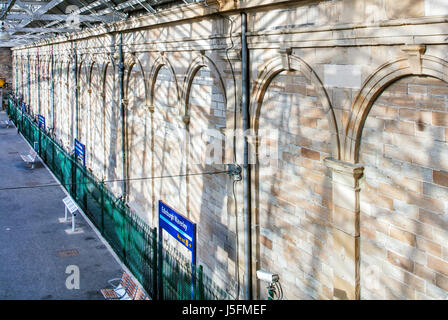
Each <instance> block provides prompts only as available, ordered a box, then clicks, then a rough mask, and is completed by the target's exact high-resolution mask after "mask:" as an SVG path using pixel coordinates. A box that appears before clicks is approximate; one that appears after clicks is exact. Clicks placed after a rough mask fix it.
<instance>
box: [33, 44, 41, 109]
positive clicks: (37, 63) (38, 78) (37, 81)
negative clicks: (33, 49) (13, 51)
mask: <svg viewBox="0 0 448 320" xmlns="http://www.w3.org/2000/svg"><path fill="white" fill-rule="evenodd" d="M36 59H37V60H36V66H35V68H36V69H35V71H36V73H35V74H36V76H35V77H34V81H36V91H37V101H36V102H37V114H41V113H40V65H39V49H37V54H36Z"/></svg>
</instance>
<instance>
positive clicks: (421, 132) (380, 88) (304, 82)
mask: <svg viewBox="0 0 448 320" xmlns="http://www.w3.org/2000/svg"><path fill="white" fill-rule="evenodd" d="M405 2H406V4H404V3H401V2H400V4H397V3H396V1H391V0H364V1H363V0H338V1H306V2H304V1H286V0H285V1H275V2H274V1H265V0H258V1H217V2H214V1H208V3H209V4H210V6H209V7H206V6H204V5H202V4H191V5H188V6H181V7H179V8H174V9H170V10H167V11H165V12H162V13H159V14H158V15H154V16H152V15H150V16H146V17H139V18H136V19H131V20H128V21H123V22H120V23H117V24H114V25H110V26H108V27H105V26H103V27H98V28H95V29H91V30H86V31H83V32H80V33H76V34H72V35H67V36H61V37H58V38H55V39H51V40H45V41H42V42H39V43H34V44H30V45H26V46H22V47H19V48H14V61H13V66H14V87H15V89H16V91H17V93H21V94H23V95H24V98H25V100H26V101H29V103H30V105H31V107H32V110H33V112H34V113H36V114H37V113H42V114H44V115H46V117H47V123H52V125H53V126H54V130H55V131H54V132H55V135H56V137H57V139H60V140H61V141H62V143H63V144H64V145H65V146H66V148H67V149H72V148H73V139H74V138H79V139H80V140H82V141H84V142H85V143H86V145H87V148H88V154H87V166H88V167H89V168H90V169H91V170H92V171H93V172H94V173H95V174H96V175H97V176H98V177H99V178H104V179H105V180H114V179H123V178H125V179H131V180H130V181H129V183H128V185H127V187H126V190H124V189H123V185H122V183H118V182H117V183H109V186H110V187H111V188H112V189H113V191H114V192H115V194H116V195H117V196H121V195H123V194H125V195H126V197H127V201H128V203H129V205H130V206H131V207H132V208H133V209H134V210H135V211H136V212H138V214H140V215H141V216H142V217H143V218H144V219H145V220H146V221H147V222H148V223H149V224H150V225H152V226H157V223H158V220H157V201H158V200H159V199H162V200H165V201H166V202H167V203H168V204H169V205H171V206H172V207H173V208H175V209H177V210H178V211H180V212H181V213H183V214H184V215H185V216H187V217H188V218H190V219H191V220H193V221H194V222H196V223H197V224H198V240H199V242H198V250H199V256H198V260H199V261H198V262H199V263H200V264H203V265H204V270H205V272H207V273H208V274H209V275H211V276H212V277H213V278H214V279H215V281H216V282H217V283H218V284H219V285H220V286H222V287H223V288H225V289H227V290H228V291H229V292H231V293H233V294H234V295H237V292H240V293H241V292H242V286H243V283H242V280H243V276H244V262H245V261H244V254H243V248H244V241H243V239H244V237H243V235H244V229H243V226H244V220H243V217H242V203H243V194H242V184H241V183H235V184H234V182H233V181H232V179H231V178H230V177H229V176H227V175H203V176H189V177H185V175H186V174H187V175H188V174H192V173H197V172H209V171H221V170H223V169H225V166H224V165H223V164H222V163H232V162H233V157H234V156H235V157H236V161H237V162H238V163H241V162H242V143H241V139H237V144H236V145H235V146H234V145H233V142H232V139H227V138H229V137H230V132H231V131H232V130H233V129H234V128H235V127H236V128H237V129H238V128H241V113H240V111H241V109H240V107H241V106H240V95H241V58H240V52H239V49H240V30H241V19H240V15H239V12H240V11H243V10H244V11H246V12H247V14H248V19H249V34H248V37H249V49H250V58H251V64H250V72H251V104H250V115H251V127H252V130H253V132H254V133H258V134H259V135H260V137H259V138H260V139H251V157H252V161H253V163H254V164H253V165H252V166H253V170H252V172H253V176H252V177H251V179H252V180H251V181H252V190H253V194H252V207H253V212H252V215H253V219H252V220H253V226H252V230H251V232H252V235H253V243H252V246H253V254H254V255H253V270H254V274H255V271H256V270H258V269H264V270H267V271H270V272H273V273H278V274H279V276H280V281H281V283H282V285H283V288H284V293H285V296H286V297H287V298H289V299H385V298H387V299H389V298H393V299H426V298H429V299H445V298H446V297H447V296H448V291H447V290H448V287H447V283H448V280H447V277H448V271H447V270H448V269H447V266H448V256H447V250H448V249H447V248H448V247H447V245H446V240H447V228H446V227H447V225H446V221H447V218H446V217H447V214H448V183H447V180H448V178H447V177H448V162H447V161H448V160H447V159H448V157H447V155H448V145H447V136H448V125H447V119H448V94H447V90H448V84H447V82H448V54H447V52H448V50H447V44H446V38H447V37H448V24H447V23H446V18H447V14H448V8H447V5H445V4H444V3H442V2H441V1H436V0H408V1H405ZM226 10H230V11H226ZM217 11H219V12H220V13H219V14H217ZM230 33H231V34H230ZM120 34H122V36H123V44H124V48H123V50H124V54H125V55H124V62H125V70H124V72H125V75H124V88H125V91H124V96H125V100H124V101H123V103H124V105H125V117H124V118H123V117H122V115H121V113H120V101H119V87H118V77H119V64H118V62H119V61H118V43H119V40H120ZM75 53H76V61H77V70H78V73H77V78H75V72H74V66H75V65H74V62H75V56H74V55H75ZM76 83H77V86H78V89H77V91H76V85H75V84H76ZM76 92H77V94H78V96H77V100H75V97H76V96H75V93H76ZM76 106H77V108H76ZM235 112H236V117H235ZM235 119H236V121H235ZM122 129H123V130H124V134H123V137H124V139H122ZM212 129H213V130H215V131H214V132H219V133H220V135H216V136H214V137H211V136H209V135H208V134H207V132H208V130H212ZM185 132H188V133H189V135H188V136H189V137H190V139H186V138H185V137H186V135H185V134H184V133H185ZM268 133H269V134H268ZM217 140H219V141H222V143H221V144H219V145H220V146H222V149H221V148H218V149H219V150H220V152H222V155H221V156H219V157H218V158H222V159H223V161H221V162H220V161H215V162H212V163H207V162H204V155H205V154H206V153H207V150H208V149H207V147H208V146H209V145H210V143H211V142H212V141H217ZM263 143H264V144H263ZM266 145H268V146H270V147H271V148H270V150H271V152H272V153H271V157H266V156H265V154H263V152H264V151H263V150H264V149H263V147H265V146H266ZM234 147H235V150H236V153H234ZM123 152H124V154H123ZM216 152H217V150H215V153H216ZM147 176H170V178H164V179H154V180H141V181H138V180H135V181H132V179H133V178H138V177H147ZM234 187H235V190H234V189H233V188H234ZM234 191H235V192H234ZM234 194H235V197H234ZM253 284H254V291H255V292H254V293H255V297H257V298H266V290H265V286H266V284H265V283H263V282H260V281H258V280H256V279H253Z"/></svg>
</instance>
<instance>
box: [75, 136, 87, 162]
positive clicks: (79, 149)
mask: <svg viewBox="0 0 448 320" xmlns="http://www.w3.org/2000/svg"><path fill="white" fill-rule="evenodd" d="M75 156H76V159H78V160H81V161H82V164H83V166H84V167H85V166H86V146H85V145H83V144H82V143H81V142H79V141H78V139H75Z"/></svg>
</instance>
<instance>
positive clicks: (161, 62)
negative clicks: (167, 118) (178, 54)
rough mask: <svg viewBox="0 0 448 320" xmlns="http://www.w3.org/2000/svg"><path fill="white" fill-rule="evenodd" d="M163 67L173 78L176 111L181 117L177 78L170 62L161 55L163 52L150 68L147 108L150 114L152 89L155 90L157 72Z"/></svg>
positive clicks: (152, 99) (152, 103)
mask: <svg viewBox="0 0 448 320" xmlns="http://www.w3.org/2000/svg"><path fill="white" fill-rule="evenodd" d="M163 67H167V68H168V69H169V70H170V72H171V75H172V76H173V79H174V85H175V86H176V95H177V104H176V109H177V110H178V112H179V115H181V114H182V112H181V107H180V101H181V94H180V89H179V84H178V81H177V77H176V72H175V70H174V68H173V66H172V64H171V63H170V61H169V60H168V59H167V57H166V56H165V53H163V52H162V53H160V54H159V56H158V57H157V59H156V60H155V61H154V63H153V65H152V67H151V72H150V74H149V108H150V111H151V112H154V111H155V107H154V89H155V85H156V82H157V77H158V75H159V71H160V69H162V68H163Z"/></svg>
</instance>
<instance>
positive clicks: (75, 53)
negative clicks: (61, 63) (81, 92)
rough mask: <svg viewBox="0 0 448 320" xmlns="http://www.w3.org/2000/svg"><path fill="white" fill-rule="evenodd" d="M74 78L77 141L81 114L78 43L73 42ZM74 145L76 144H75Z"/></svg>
mask: <svg viewBox="0 0 448 320" xmlns="http://www.w3.org/2000/svg"><path fill="white" fill-rule="evenodd" d="M73 60H74V61H73V76H74V77H75V79H74V80H75V81H74V83H75V92H74V94H75V97H74V101H73V105H74V108H75V115H74V116H75V119H74V121H73V122H74V123H73V124H74V129H75V130H74V131H75V132H73V136H74V137H75V138H76V139H79V136H78V133H79V131H78V125H79V124H78V116H79V114H78V53H77V50H76V42H73ZM73 143H74V142H73ZM83 143H86V141H83Z"/></svg>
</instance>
